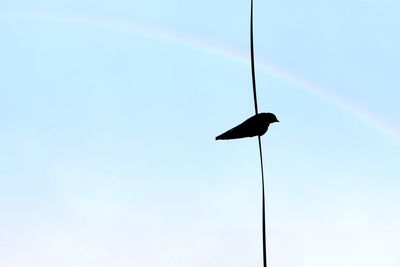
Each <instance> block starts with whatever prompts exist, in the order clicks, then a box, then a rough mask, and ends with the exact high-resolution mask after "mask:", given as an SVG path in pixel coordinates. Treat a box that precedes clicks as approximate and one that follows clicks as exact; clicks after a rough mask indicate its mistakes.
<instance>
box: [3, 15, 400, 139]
mask: <svg viewBox="0 0 400 267" xmlns="http://www.w3.org/2000/svg"><path fill="white" fill-rule="evenodd" d="M0 19H2V20H10V19H11V20H22V21H23V20H28V21H39V22H52V23H54V22H56V23H64V24H65V23H66V24H76V25H85V26H89V27H95V28H101V29H106V30H110V31H113V32H120V33H123V34H133V35H136V36H140V37H143V38H151V39H154V40H158V41H163V42H170V43H174V44H179V45H181V46H186V47H190V48H191V49H195V50H199V51H201V52H204V53H207V54H213V55H215V56H218V57H223V58H225V59H228V60H230V61H233V62H236V63H238V64H242V65H246V66H247V65H249V59H248V54H247V53H243V52H239V51H236V50H233V49H229V48H227V47H225V46H223V45H221V44H218V43H213V42H211V41H210V40H206V39H202V38H198V37H196V36H190V35H187V34H184V33H178V32H174V31H172V30H169V29H162V28H159V27H157V28H156V27H149V26H146V25H137V24H133V23H130V22H127V21H122V20H117V19H110V18H101V17H94V16H86V15H85V16H77V15H64V14H51V13H43V12H12V11H9V12H4V11H3V12H1V13H0ZM257 70H258V71H261V72H264V73H267V74H268V75H273V76H275V77H277V78H279V79H282V80H284V81H286V82H288V83H290V84H292V85H294V86H296V87H299V88H301V89H303V90H305V91H306V92H308V93H311V94H313V95H315V96H318V97H319V98H321V99H323V100H325V101H327V102H329V103H331V104H333V105H335V106H336V107H338V108H340V109H342V110H344V111H346V112H347V113H348V114H350V115H352V116H353V117H355V118H356V119H358V120H360V121H362V122H364V123H365V124H366V125H368V126H369V127H371V128H372V129H374V130H375V131H377V132H380V133H381V134H383V135H384V136H386V137H388V138H390V139H391V140H392V141H394V142H396V143H397V144H398V145H400V131H399V130H398V129H397V128H395V127H393V126H391V125H389V124H388V123H386V122H384V121H382V120H381V119H380V118H378V117H377V116H376V115H374V114H372V113H371V112H369V111H368V110H365V109H363V108H362V107H360V106H357V105H356V104H354V103H352V102H351V101H349V100H347V99H344V98H342V97H340V96H339V95H336V94H335V93H333V91H332V90H329V89H327V88H326V87H323V86H321V85H319V84H317V83H315V82H312V81H310V80H307V79H305V78H303V77H301V76H299V75H297V74H296V73H293V72H291V71H288V70H285V69H283V68H281V67H279V66H277V65H274V64H272V63H270V62H266V61H263V60H257Z"/></svg>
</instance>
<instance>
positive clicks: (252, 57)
mask: <svg viewBox="0 0 400 267" xmlns="http://www.w3.org/2000/svg"><path fill="white" fill-rule="evenodd" d="M250 54H251V78H252V82H253V97H254V109H255V112H256V115H257V114H258V106H257V89H256V67H255V63H254V41H253V0H251V11H250Z"/></svg>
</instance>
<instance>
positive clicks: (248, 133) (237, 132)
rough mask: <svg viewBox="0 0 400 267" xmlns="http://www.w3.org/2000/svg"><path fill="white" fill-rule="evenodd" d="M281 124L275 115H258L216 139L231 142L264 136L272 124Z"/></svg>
mask: <svg viewBox="0 0 400 267" xmlns="http://www.w3.org/2000/svg"><path fill="white" fill-rule="evenodd" d="M274 122H279V120H278V119H277V118H276V116H275V114H273V113H259V114H256V115H254V116H252V117H250V118H248V119H247V120H245V121H244V122H242V123H241V124H239V125H238V126H236V127H233V128H232V129H230V130H228V131H226V132H225V133H223V134H221V135H218V136H217V137H215V140H229V139H238V138H244V137H253V136H262V135H264V134H265V133H266V132H267V130H268V126H269V125H270V124H271V123H274Z"/></svg>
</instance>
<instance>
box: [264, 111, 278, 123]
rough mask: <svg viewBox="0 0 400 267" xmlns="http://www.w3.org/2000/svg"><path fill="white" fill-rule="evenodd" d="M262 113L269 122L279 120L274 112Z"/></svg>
mask: <svg viewBox="0 0 400 267" xmlns="http://www.w3.org/2000/svg"><path fill="white" fill-rule="evenodd" d="M260 115H262V116H263V119H264V120H265V121H266V122H268V123H274V122H279V120H278V118H277V117H276V116H275V114H274V113H260Z"/></svg>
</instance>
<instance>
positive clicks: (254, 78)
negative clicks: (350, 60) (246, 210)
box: [250, 0, 268, 267]
mask: <svg viewBox="0 0 400 267" xmlns="http://www.w3.org/2000/svg"><path fill="white" fill-rule="evenodd" d="M253 9H254V8H253V0H251V7H250V54H251V78H252V84H253V98H254V110H255V113H256V115H257V114H258V105H257V88H256V70H255V69H256V67H255V63H254V36H253ZM258 148H259V151H260V163H261V166H260V167H261V185H262V240H263V266H264V267H267V266H268V263H267V237H266V223H265V185H264V164H263V155H262V146H261V137H260V136H258Z"/></svg>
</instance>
